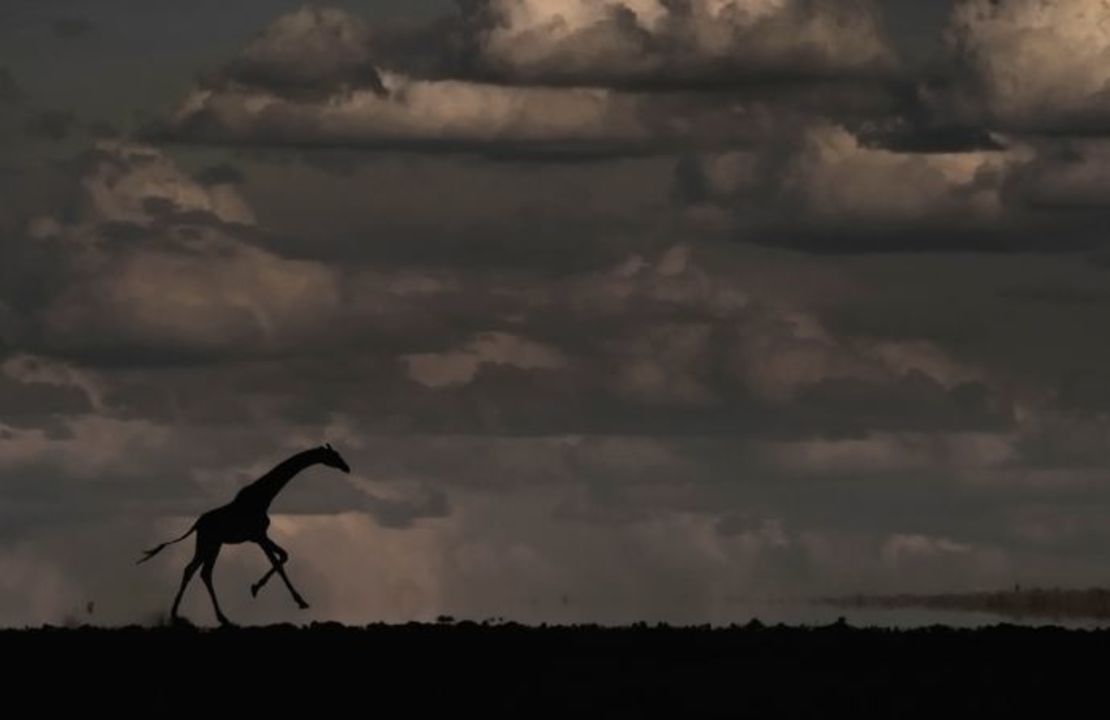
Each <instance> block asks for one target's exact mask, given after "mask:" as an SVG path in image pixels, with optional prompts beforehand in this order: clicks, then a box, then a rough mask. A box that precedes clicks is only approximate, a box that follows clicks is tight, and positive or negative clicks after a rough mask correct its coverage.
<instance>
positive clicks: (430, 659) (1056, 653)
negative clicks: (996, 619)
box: [0, 623, 1110, 718]
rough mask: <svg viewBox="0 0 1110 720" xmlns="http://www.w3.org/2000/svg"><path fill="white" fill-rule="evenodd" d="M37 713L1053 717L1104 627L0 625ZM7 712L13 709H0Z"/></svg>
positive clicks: (1081, 678)
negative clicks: (1034, 713)
mask: <svg viewBox="0 0 1110 720" xmlns="http://www.w3.org/2000/svg"><path fill="white" fill-rule="evenodd" d="M0 649H2V650H3V657H4V659H5V661H6V662H5V663H4V666H5V670H4V680H5V687H6V690H7V693H8V696H9V698H13V697H21V698H33V699H34V700H35V702H36V704H37V705H38V707H37V710H39V711H42V710H50V709H57V708H60V707H63V706H72V705H80V706H81V708H82V709H94V708H105V709H111V710H112V711H113V713H118V712H119V711H121V710H127V709H132V708H134V709H137V710H140V711H143V712H144V713H146V714H153V715H162V714H164V713H165V712H166V711H176V710H184V709H186V708H188V709H195V710H199V711H203V712H205V713H206V714H207V715H210V716H211V717H213V718H215V717H224V716H227V715H228V714H229V713H235V712H250V713H251V714H252V716H260V715H259V714H260V713H261V712H262V711H272V710H275V709H276V710H280V711H281V714H280V715H276V717H287V716H289V715H291V714H294V713H296V715H298V716H302V717H305V716H307V717H324V716H330V715H335V714H340V713H342V714H354V715H358V716H366V717H371V718H378V717H406V718H409V717H411V718H416V717H431V715H430V713H432V712H435V713H436V716H437V717H440V716H443V715H444V714H449V716H451V717H469V716H470V715H471V714H473V713H478V714H479V715H478V716H479V717H488V716H489V715H491V714H506V713H508V712H512V713H514V714H515V715H516V716H518V717H536V716H543V717H572V718H592V717H613V716H632V715H636V716H644V715H660V714H664V715H668V716H671V717H676V718H683V717H770V715H768V713H771V712H776V713H780V714H783V713H785V715H781V716H784V717H833V716H835V715H833V713H842V712H848V713H851V715H849V717H858V716H882V717H899V718H900V717H907V716H925V715H929V716H932V717H937V718H946V717H974V716H975V715H976V714H981V713H989V714H988V715H982V716H983V717H997V715H996V714H995V713H997V712H999V711H1010V710H1013V709H1022V710H1025V711H1030V710H1040V711H1042V712H1052V713H1053V715H1051V716H1054V717H1058V716H1060V715H1059V713H1060V711H1061V710H1062V709H1063V708H1065V707H1067V706H1069V705H1070V704H1072V703H1078V702H1079V700H1080V699H1081V698H1082V697H1083V696H1085V695H1088V696H1091V697H1095V696H1097V695H1098V694H1099V693H1100V690H1101V688H1102V687H1103V682H1104V676H1105V671H1104V667H1105V662H1106V658H1107V657H1110V632H1101V631H1099V632H1082V631H1067V630H1061V629H1057V628H1041V629H1033V628H1017V627H1013V626H996V627H994V628H985V629H980V630H954V629H949V628H942V627H936V628H930V629H921V630H912V631H896V630H874V629H868V630H862V629H853V628H851V627H849V626H846V625H832V626H825V627H817V628H790V627H785V626H776V627H763V626H760V625H758V623H752V624H750V625H747V626H744V627H735V628H731V629H716V630H714V629H709V628H692V629H674V628H666V627H649V626H642V625H641V626H633V627H629V628H621V629H604V628H599V627H566V628H528V627H523V626H519V625H513V624H502V625H483V624H474V623H457V624H441V625H420V624H409V625H397V626H390V625H378V626H370V627H367V628H348V627H343V626H340V625H334V624H324V625H319V624H317V625H312V626H310V627H306V628H300V629H299V628H294V627H292V626H277V627H269V628H247V629H220V630H192V629H174V628H156V629H142V628H127V629H119V630H98V629H72V630H67V629H49V628H48V629H42V630H24V631H4V632H0ZM9 701H10V702H11V701H12V700H9Z"/></svg>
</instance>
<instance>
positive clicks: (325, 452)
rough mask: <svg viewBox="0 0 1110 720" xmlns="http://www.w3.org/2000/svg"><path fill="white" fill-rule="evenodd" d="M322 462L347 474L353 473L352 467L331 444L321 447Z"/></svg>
mask: <svg viewBox="0 0 1110 720" xmlns="http://www.w3.org/2000/svg"><path fill="white" fill-rule="evenodd" d="M320 462H322V463H323V464H325V465H327V466H328V467H333V468H335V469H337V470H342V471H343V472H345V473H349V472H351V466H350V465H348V464H347V461H346V460H344V459H343V458H342V457H340V455H339V453H338V452H336V451H335V449H334V448H332V446H331V443H326V444H324V445H321V446H320Z"/></svg>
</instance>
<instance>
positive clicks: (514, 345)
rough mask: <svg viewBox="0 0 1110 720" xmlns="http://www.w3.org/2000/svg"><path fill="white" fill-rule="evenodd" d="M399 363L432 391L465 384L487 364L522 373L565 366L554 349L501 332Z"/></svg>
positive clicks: (409, 358)
mask: <svg viewBox="0 0 1110 720" xmlns="http://www.w3.org/2000/svg"><path fill="white" fill-rule="evenodd" d="M402 360H403V361H404V362H405V365H406V366H407V369H408V374H409V377H411V378H412V379H413V380H415V381H417V382H419V383H420V384H422V385H426V386H427V387H431V388H438V387H449V386H455V385H466V384H467V383H469V382H471V381H472V380H473V379H474V377H475V376H476V375H477V374H478V371H479V370H480V369H481V367H482V366H483V365H486V364H493V365H510V366H512V367H518V368H522V369H525V370H533V369H548V370H555V369H559V368H561V367H563V366H565V365H566V358H564V357H563V355H562V353H560V352H559V351H558V350H557V349H555V348H552V347H548V346H545V345H543V344H541V343H537V342H533V341H531V340H528V339H527V338H521V337H517V336H516V335H512V334H509V333H501V332H491V333H481V334H479V335H477V336H476V337H475V338H474V339H473V340H471V341H470V342H469V343H468V344H467V345H465V346H463V347H462V348H459V349H457V350H451V351H448V352H445V353H423V354H416V355H406V356H404V357H403V358H402Z"/></svg>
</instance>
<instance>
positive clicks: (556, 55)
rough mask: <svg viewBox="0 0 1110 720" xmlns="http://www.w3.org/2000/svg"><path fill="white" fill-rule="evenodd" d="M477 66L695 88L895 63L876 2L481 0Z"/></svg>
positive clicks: (472, 32)
mask: <svg viewBox="0 0 1110 720" xmlns="http://www.w3.org/2000/svg"><path fill="white" fill-rule="evenodd" d="M463 8H464V20H465V21H466V23H467V24H466V26H465V27H466V28H467V31H468V33H469V34H468V37H467V39H468V41H469V43H470V44H471V45H472V52H473V54H474V58H473V62H474V64H475V66H476V68H477V71H478V72H479V73H488V74H489V75H491V76H493V77H497V78H499V79H503V80H505V81H509V82H516V83H540V84H576V85H583V84H585V85H602V86H618V85H640V86H672V87H683V88H688V87H691V86H694V87H696V86H698V85H705V84H726V85H727V84H735V83H743V82H744V81H745V80H746V79H747V80H753V79H755V78H762V79H764V80H765V79H767V78H786V79H792V78H793V79H798V78H802V79H811V80H812V79H814V78H830V77H838V76H845V75H875V74H878V73H882V72H884V71H888V70H890V69H891V67H892V66H893V64H894V62H895V60H894V54H893V52H892V51H891V49H890V48H889V47H888V45H887V44H886V42H885V39H884V38H883V37H882V31H881V24H880V22H879V19H878V15H877V11H876V9H875V7H874V6H873V5H871V4H870V3H869V2H857V1H855V0H853V1H852V2H839V3H833V2H800V1H798V0H685V1H683V2H660V1H659V0H612V1H607V2H590V1H587V0H559V1H558V2H542V1H540V0H483V1H481V2H474V3H467V4H464V6H463Z"/></svg>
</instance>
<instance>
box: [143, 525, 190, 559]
mask: <svg viewBox="0 0 1110 720" xmlns="http://www.w3.org/2000/svg"><path fill="white" fill-rule="evenodd" d="M196 529H197V525H196V523H193V526H192V527H191V528H189V531H188V532H187V533H185V534H184V535H182V536H181V537H179V538H177V539H176V540H167V541H166V542H164V543H162V544H161V545H159V546H158V547H156V548H151V549H150V550H143V556H142V557H141V558H139V559H138V560H136V561H135V564H136V565H141V564H143V563H145V562H146V561H147V560H149V559H151V558H152V557H154V556H155V555H157V554H158V553H160V552H162V550H164V549H165V548H166V546H167V545H173V544H174V543H179V542H181V541H182V540H184V539H185V538H187V537H189V536H190V535H192V534H193V531H195V530H196Z"/></svg>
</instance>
